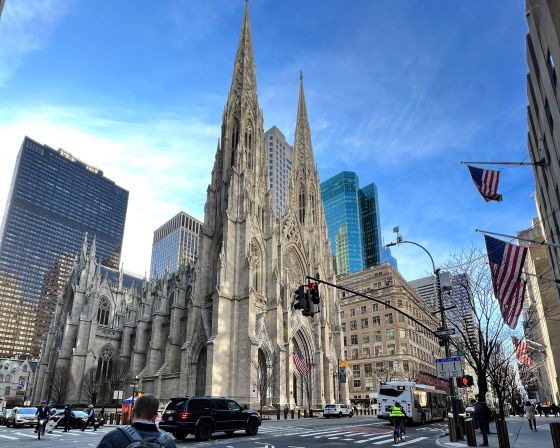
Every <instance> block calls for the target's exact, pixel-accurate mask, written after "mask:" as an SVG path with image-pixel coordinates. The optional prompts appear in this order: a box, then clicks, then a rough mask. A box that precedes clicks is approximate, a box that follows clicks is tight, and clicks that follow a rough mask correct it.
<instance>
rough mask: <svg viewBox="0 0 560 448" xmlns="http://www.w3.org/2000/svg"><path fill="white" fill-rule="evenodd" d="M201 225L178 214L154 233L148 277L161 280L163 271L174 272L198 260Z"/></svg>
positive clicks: (182, 213)
mask: <svg viewBox="0 0 560 448" xmlns="http://www.w3.org/2000/svg"><path fill="white" fill-rule="evenodd" d="M201 229H202V223H201V222H200V221H199V220H198V219H194V218H193V217H192V216H189V215H187V214H186V213H185V212H180V213H179V214H178V215H176V216H174V217H173V218H171V219H170V220H169V221H167V222H166V223H165V224H164V225H162V226H161V227H160V228H158V229H157V230H156V231H155V232H154V240H153V243H152V265H151V267H150V277H157V278H162V277H163V275H164V274H165V270H166V269H168V270H169V272H176V271H177V269H178V268H179V266H183V265H186V264H188V263H193V262H194V261H195V260H196V259H197V258H198V242H199V239H200V230H201Z"/></svg>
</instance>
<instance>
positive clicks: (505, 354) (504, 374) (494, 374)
mask: <svg viewBox="0 0 560 448" xmlns="http://www.w3.org/2000/svg"><path fill="white" fill-rule="evenodd" d="M505 347H506V345H505V344H502V345H500V347H499V348H498V350H496V351H495V352H494V353H493V354H492V356H491V357H490V362H489V363H488V379H489V380H490V384H491V385H492V389H493V390H494V393H495V394H496V397H497V398H498V408H499V411H500V417H501V418H505V403H506V401H508V400H509V401H510V402H513V398H514V397H515V395H516V392H517V391H518V389H519V387H518V384H517V369H516V359H515V353H514V351H509V350H508V349H506V348H505Z"/></svg>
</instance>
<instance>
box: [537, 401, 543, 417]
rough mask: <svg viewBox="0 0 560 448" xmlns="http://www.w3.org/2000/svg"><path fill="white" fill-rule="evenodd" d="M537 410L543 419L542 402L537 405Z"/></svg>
mask: <svg viewBox="0 0 560 448" xmlns="http://www.w3.org/2000/svg"><path fill="white" fill-rule="evenodd" d="M536 409H537V412H538V413H539V417H542V406H541V404H540V402H539V403H537V408H536Z"/></svg>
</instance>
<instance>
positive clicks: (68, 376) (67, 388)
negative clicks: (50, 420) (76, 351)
mask: <svg viewBox="0 0 560 448" xmlns="http://www.w3.org/2000/svg"><path fill="white" fill-rule="evenodd" d="M73 390H74V380H73V378H72V373H71V372H70V369H69V368H68V367H57V368H56V369H55V371H54V375H53V379H52V383H51V394H50V395H51V400H52V401H53V402H54V404H56V405H64V404H65V403H66V401H67V400H68V398H69V397H70V394H71V393H72V392H73Z"/></svg>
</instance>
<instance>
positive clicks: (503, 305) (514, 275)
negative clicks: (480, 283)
mask: <svg viewBox="0 0 560 448" xmlns="http://www.w3.org/2000/svg"><path fill="white" fill-rule="evenodd" d="M484 238H485V240H486V252H488V261H489V262H490V272H491V273H492V283H493V284H494V294H495V295H496V298H497V299H498V302H500V311H501V313H502V317H503V318H504V320H505V322H506V323H507V324H508V326H509V327H510V328H515V327H516V326H517V320H518V319H519V315H520V314H521V310H522V308H523V300H524V298H525V286H526V282H525V281H524V280H522V279H521V269H522V268H523V264H524V263H525V257H526V256H527V248H526V247H522V246H517V245H516V244H509V243H506V242H505V241H502V240H498V239H496V238H492V237H490V236H488V235H484Z"/></svg>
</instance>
